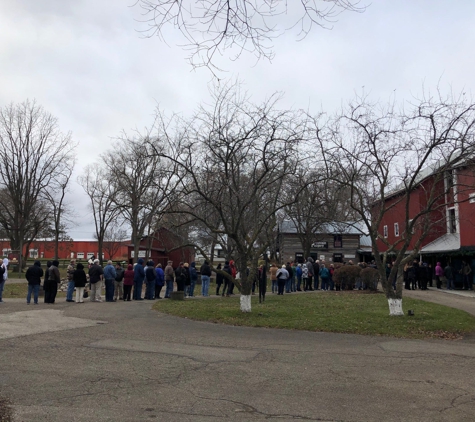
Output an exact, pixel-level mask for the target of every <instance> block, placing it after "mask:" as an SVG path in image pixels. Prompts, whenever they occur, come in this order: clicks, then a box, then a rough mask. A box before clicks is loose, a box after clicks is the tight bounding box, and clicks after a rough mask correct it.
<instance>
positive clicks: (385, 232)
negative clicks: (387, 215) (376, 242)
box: [383, 226, 388, 239]
mask: <svg viewBox="0 0 475 422" xmlns="http://www.w3.org/2000/svg"><path fill="white" fill-rule="evenodd" d="M383 237H384V238H385V239H387V238H388V226H383Z"/></svg>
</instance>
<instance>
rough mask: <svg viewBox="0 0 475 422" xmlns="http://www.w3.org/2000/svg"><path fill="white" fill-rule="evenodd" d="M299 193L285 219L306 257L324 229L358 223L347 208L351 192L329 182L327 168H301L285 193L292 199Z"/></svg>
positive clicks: (284, 211)
mask: <svg viewBox="0 0 475 422" xmlns="http://www.w3.org/2000/svg"><path fill="white" fill-rule="evenodd" d="M315 165H317V163H316V160H315V159H314V160H312V166H313V167H315ZM295 192H300V193H299V194H298V197H297V198H296V201H295V202H294V203H292V204H291V205H290V206H288V207H286V208H285V209H284V210H283V216H284V218H285V219H288V220H290V221H291V222H292V224H293V225H294V226H295V228H296V234H297V236H298V238H299V240H300V243H301V245H302V250H303V252H304V256H305V257H308V256H310V249H311V247H312V244H313V243H314V242H315V240H318V239H317V236H318V233H319V231H320V230H321V229H322V227H323V226H324V225H326V224H328V223H332V224H338V223H345V225H347V224H348V223H349V222H352V223H354V222H355V220H356V218H355V215H354V214H355V213H354V212H351V211H352V210H351V208H348V207H347V206H346V203H347V202H348V199H349V193H350V192H349V189H348V188H347V187H342V186H341V185H339V184H337V183H335V182H334V181H333V180H331V179H327V178H326V176H325V169H324V168H321V169H317V170H309V169H305V168H304V167H302V166H301V167H300V169H299V171H297V173H296V174H295V175H292V176H291V177H290V178H289V179H288V182H287V189H286V190H285V194H286V195H288V196H290V197H293V196H295V195H296V193H295ZM345 229H347V227H346V228H345ZM345 229H342V230H343V231H344V230H345Z"/></svg>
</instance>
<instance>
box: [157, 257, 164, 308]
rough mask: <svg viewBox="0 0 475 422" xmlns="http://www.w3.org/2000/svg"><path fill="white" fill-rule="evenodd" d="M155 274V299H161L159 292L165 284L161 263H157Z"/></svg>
mask: <svg viewBox="0 0 475 422" xmlns="http://www.w3.org/2000/svg"><path fill="white" fill-rule="evenodd" d="M155 274H156V276H155V299H161V297H160V292H161V291H162V287H163V286H164V285H165V273H164V272H163V269H162V264H157V266H156V267H155Z"/></svg>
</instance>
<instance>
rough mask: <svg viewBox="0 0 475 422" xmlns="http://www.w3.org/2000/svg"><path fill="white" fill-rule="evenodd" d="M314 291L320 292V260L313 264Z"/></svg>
mask: <svg viewBox="0 0 475 422" xmlns="http://www.w3.org/2000/svg"><path fill="white" fill-rule="evenodd" d="M312 265H313V290H318V284H319V281H320V264H319V263H318V260H317V261H315V262H314V263H313V264H312Z"/></svg>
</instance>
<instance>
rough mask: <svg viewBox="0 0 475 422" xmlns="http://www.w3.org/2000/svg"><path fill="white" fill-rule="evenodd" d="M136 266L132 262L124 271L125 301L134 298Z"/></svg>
mask: <svg viewBox="0 0 475 422" xmlns="http://www.w3.org/2000/svg"><path fill="white" fill-rule="evenodd" d="M134 275H135V273H134V267H133V266H132V264H129V265H128V266H127V269H126V270H125V271H124V301H127V302H130V301H131V300H132V298H131V293H132V286H133V285H134Z"/></svg>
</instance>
